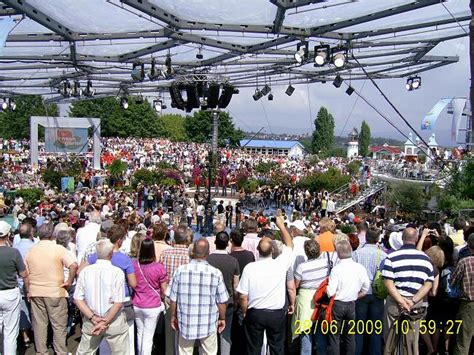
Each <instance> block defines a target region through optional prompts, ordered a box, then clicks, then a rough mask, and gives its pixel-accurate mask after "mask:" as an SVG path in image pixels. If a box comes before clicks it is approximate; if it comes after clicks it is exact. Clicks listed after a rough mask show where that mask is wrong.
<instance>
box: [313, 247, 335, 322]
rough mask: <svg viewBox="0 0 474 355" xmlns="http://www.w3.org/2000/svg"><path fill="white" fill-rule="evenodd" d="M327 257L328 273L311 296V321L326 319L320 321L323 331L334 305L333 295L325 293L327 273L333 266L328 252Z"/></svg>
mask: <svg viewBox="0 0 474 355" xmlns="http://www.w3.org/2000/svg"><path fill="white" fill-rule="evenodd" d="M327 257H328V275H327V277H326V278H325V279H324V281H323V282H321V285H319V287H318V289H317V290H316V292H315V293H314V296H313V303H314V311H313V315H312V317H311V320H312V321H313V322H318V321H326V322H321V326H322V329H323V330H324V331H326V330H327V328H328V327H329V325H330V324H331V322H332V307H333V305H334V297H335V296H332V297H329V296H328V294H327V287H328V284H329V274H330V273H331V270H332V266H333V265H332V260H330V259H329V253H327Z"/></svg>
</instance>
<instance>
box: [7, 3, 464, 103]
mask: <svg viewBox="0 0 474 355" xmlns="http://www.w3.org/2000/svg"><path fill="white" fill-rule="evenodd" d="M0 4H1V5H0V16H2V17H4V18H12V19H14V20H15V25H14V28H13V30H12V31H11V32H10V33H9V35H8V37H7V40H6V43H5V47H4V48H2V49H1V50H0V81H1V82H0V95H4V96H8V95H21V94H40V95H43V96H44V97H45V99H47V100H48V101H60V100H74V99H76V98H67V99H65V98H64V97H63V96H61V95H60V94H59V93H58V89H59V88H60V85H61V83H62V82H64V80H66V79H67V80H68V81H70V82H71V83H73V82H74V81H75V80H77V81H79V82H80V84H81V87H82V88H83V89H84V88H85V86H86V83H87V81H88V80H90V83H91V84H92V86H93V88H94V90H96V93H95V97H101V96H117V95H121V92H126V93H127V94H128V95H136V94H138V93H142V94H143V95H147V96H148V95H153V94H156V93H157V92H159V91H167V90H168V89H167V88H168V87H169V86H170V85H171V83H172V82H174V81H176V80H193V78H194V79H196V80H201V79H202V78H206V80H207V81H209V82H212V81H217V82H220V83H222V82H227V81H228V82H230V83H231V84H233V85H234V86H236V87H256V86H259V87H260V88H261V87H262V86H263V85H264V84H265V83H269V84H271V85H272V86H275V85H278V84H281V85H288V84H290V83H291V84H292V85H293V84H299V83H313V82H323V81H332V80H334V78H335V77H336V75H337V74H340V75H341V76H342V77H343V78H344V79H349V78H350V79H351V80H360V79H365V77H366V75H365V73H364V72H363V71H362V69H361V68H360V66H359V65H358V64H357V62H356V60H355V59H354V58H353V57H355V58H357V60H358V61H359V62H360V64H361V65H362V66H363V67H364V68H365V70H366V71H367V72H368V73H369V74H371V75H372V76H373V77H374V78H380V79H384V78H401V77H408V76H410V75H417V74H420V73H422V72H424V71H427V70H430V69H433V68H437V67H441V66H444V65H449V64H453V63H456V62H457V61H458V57H457V56H456V51H455V50H453V49H450V48H449V46H441V48H440V44H442V43H443V42H446V41H449V40H453V39H457V38H460V37H463V36H467V34H468V32H469V26H468V24H469V20H470V18H471V14H470V11H469V1H467V0H458V1H454V0H453V1H447V2H441V1H440V0H418V1H415V0H359V1H350V0H334V1H321V0H225V1H223V0H207V1H200V0H123V1H119V0H107V1H105V0H3V1H2V2H1V3H0ZM302 41H306V42H307V45H308V47H307V48H308V50H309V52H307V54H308V60H306V61H303V62H302V63H298V62H297V61H296V60H295V57H294V54H295V52H296V50H297V46H298V45H299V44H300V43H301V42H302ZM321 45H329V46H330V48H331V49H335V50H336V51H341V52H342V53H344V54H347V63H346V64H345V66H343V67H342V68H338V67H336V66H334V65H333V64H331V63H329V64H325V65H322V66H317V65H316V66H315V63H314V60H313V59H312V58H314V48H315V46H321ZM452 47H454V46H452ZM152 63H154V65H155V68H156V70H155V74H154V75H151V76H152V79H153V80H151V79H150V78H149V75H148V74H150V71H151V67H152ZM142 64H143V66H144V70H145V77H144V78H143V79H144V80H138V81H137V80H133V79H132V77H131V72H132V69H133V67H134V66H135V69H136V70H137V71H138V75H140V69H141V65H142Z"/></svg>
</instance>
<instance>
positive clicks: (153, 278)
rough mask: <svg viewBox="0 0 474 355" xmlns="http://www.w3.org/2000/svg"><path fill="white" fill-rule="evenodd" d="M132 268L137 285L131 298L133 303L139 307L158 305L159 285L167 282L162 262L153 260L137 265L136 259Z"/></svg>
mask: <svg viewBox="0 0 474 355" xmlns="http://www.w3.org/2000/svg"><path fill="white" fill-rule="evenodd" d="M133 268H134V269H135V276H136V278H137V287H136V288H135V293H134V294H133V298H132V303H133V305H134V306H136V307H139V308H157V307H160V306H161V298H160V296H159V295H160V294H161V285H162V284H163V283H166V282H168V277H167V276H166V270H165V267H164V266H163V264H161V263H156V262H154V263H150V264H140V265H138V261H134V262H133ZM140 270H141V271H140ZM145 278H146V279H145ZM147 281H148V282H147Z"/></svg>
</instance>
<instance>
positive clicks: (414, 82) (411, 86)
mask: <svg viewBox="0 0 474 355" xmlns="http://www.w3.org/2000/svg"><path fill="white" fill-rule="evenodd" d="M420 86H421V77H419V76H411V77H409V78H408V79H407V83H406V88H407V90H408V91H413V90H417V89H419V88H420Z"/></svg>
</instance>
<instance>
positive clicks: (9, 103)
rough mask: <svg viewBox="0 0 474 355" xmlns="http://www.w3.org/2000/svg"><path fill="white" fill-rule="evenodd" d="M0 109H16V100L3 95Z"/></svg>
mask: <svg viewBox="0 0 474 355" xmlns="http://www.w3.org/2000/svg"><path fill="white" fill-rule="evenodd" d="M0 109H1V111H6V110H10V111H15V110H16V102H15V100H14V99H13V98H11V97H4V98H3V102H2V103H1V104H0Z"/></svg>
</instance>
